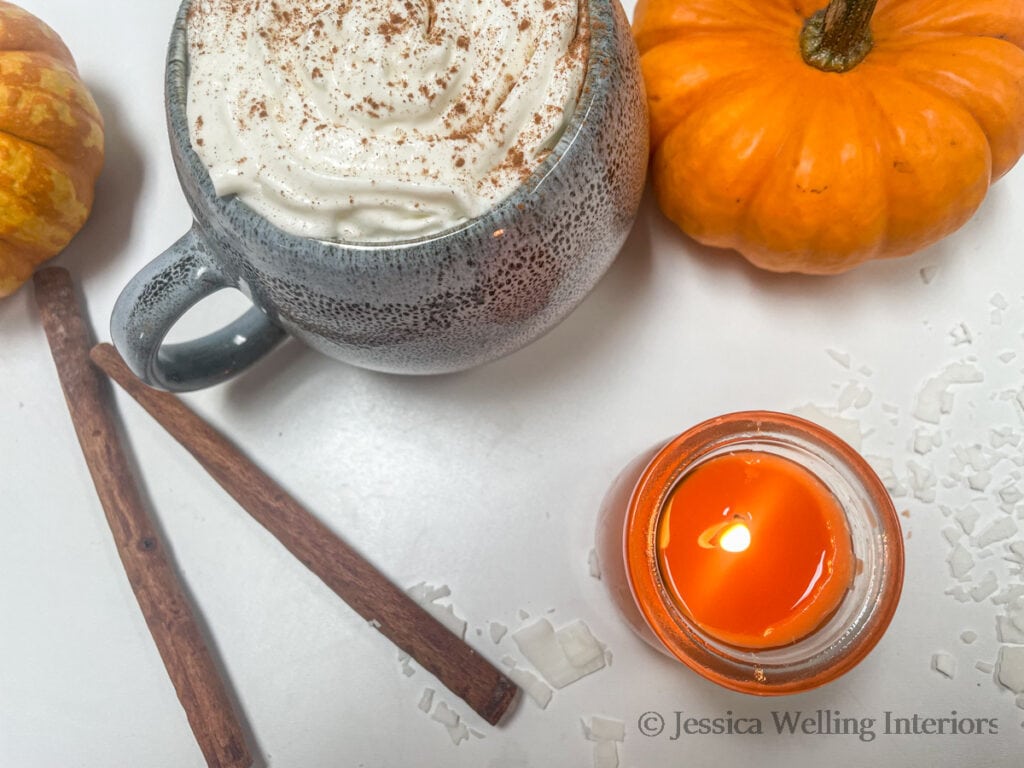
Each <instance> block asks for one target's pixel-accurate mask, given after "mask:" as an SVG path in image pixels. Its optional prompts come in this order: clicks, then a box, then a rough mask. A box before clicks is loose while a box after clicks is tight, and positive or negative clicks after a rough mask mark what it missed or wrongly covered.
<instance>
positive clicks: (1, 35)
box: [0, 0, 103, 297]
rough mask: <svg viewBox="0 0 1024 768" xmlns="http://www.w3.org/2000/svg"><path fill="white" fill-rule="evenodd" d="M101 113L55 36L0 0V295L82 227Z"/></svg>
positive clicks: (96, 168)
mask: <svg viewBox="0 0 1024 768" xmlns="http://www.w3.org/2000/svg"><path fill="white" fill-rule="evenodd" d="M102 166H103V119H102V117H101V116H100V112H99V110H98V109H97V108H96V104H95V102H94V101H93V99H92V96H91V95H90V94H89V91H88V90H87V89H86V87H85V85H84V84H83V83H82V81H81V80H80V79H79V76H78V70H77V68H76V67H75V62H74V59H72V57H71V53H70V52H69V51H68V49H67V47H66V46H65V45H64V43H63V42H62V41H61V39H60V37H58V36H57V34H56V33H55V32H54V31H53V30H52V29H50V28H49V27H48V26H46V24H44V23H43V22H42V21H40V20H39V19H37V18H36V17H35V16H33V15H31V14H30V13H28V12H27V11H24V10H22V9H21V8H18V7H17V6H15V5H12V4H10V3H6V2H2V0H0V297H2V296H7V295H8V294H10V293H13V292H14V291H15V290H16V289H17V288H18V286H20V285H21V284H22V283H23V282H25V280H27V279H28V278H29V277H30V276H31V274H32V271H33V269H34V268H35V267H36V265H38V264H40V263H41V262H43V261H46V260H47V259H49V258H51V257H52V256H55V255H56V254H57V253H59V252H60V251H61V250H62V249H63V248H64V247H65V246H66V245H67V244H68V242H69V241H70V240H71V238H72V237H73V236H74V235H75V233H76V232H78V230H79V229H81V227H82V225H83V224H84V223H85V220H86V218H88V216H89V211H90V210H91V208H92V201H93V188H94V186H95V183H96V178H97V176H99V173H100V169H101V167H102Z"/></svg>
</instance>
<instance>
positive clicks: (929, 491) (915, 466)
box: [907, 461, 938, 502]
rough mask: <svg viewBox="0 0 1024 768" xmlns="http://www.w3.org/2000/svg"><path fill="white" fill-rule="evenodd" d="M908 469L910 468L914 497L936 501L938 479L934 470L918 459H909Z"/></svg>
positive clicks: (911, 487) (911, 488)
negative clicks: (917, 460) (920, 462)
mask: <svg viewBox="0 0 1024 768" xmlns="http://www.w3.org/2000/svg"><path fill="white" fill-rule="evenodd" d="M907 469H908V470H910V490H911V492H912V493H913V494H914V498H916V499H918V500H920V501H927V502H931V501H935V486H936V483H937V482H938V481H937V480H936V477H935V474H934V473H933V472H932V470H931V469H930V468H929V467H926V466H924V465H923V464H919V463H918V462H916V461H908V462H907Z"/></svg>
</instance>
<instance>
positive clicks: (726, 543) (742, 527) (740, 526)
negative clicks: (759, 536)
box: [697, 515, 750, 552]
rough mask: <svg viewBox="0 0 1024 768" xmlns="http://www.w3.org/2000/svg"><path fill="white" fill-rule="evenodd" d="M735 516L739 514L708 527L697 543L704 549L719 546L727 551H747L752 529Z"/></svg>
mask: <svg viewBox="0 0 1024 768" xmlns="http://www.w3.org/2000/svg"><path fill="white" fill-rule="evenodd" d="M735 517H738V515H736V516H734V518H733V519H732V520H727V521H725V522H723V523H719V524H718V525H712V526H710V527H709V528H707V529H706V530H705V531H704V533H702V534H701V535H700V538H698V539H697V544H698V545H700V546H701V547H703V548H704V549H714V548H715V547H717V548H718V549H721V550H723V551H725V552H745V551H746V550H747V549H748V548H749V547H750V529H749V528H748V527H747V525H746V523H744V522H739V521H736V519H735Z"/></svg>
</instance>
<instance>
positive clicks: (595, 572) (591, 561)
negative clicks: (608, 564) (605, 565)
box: [587, 549, 601, 579]
mask: <svg viewBox="0 0 1024 768" xmlns="http://www.w3.org/2000/svg"><path fill="white" fill-rule="evenodd" d="M587 567H588V568H589V570H590V575H591V576H592V577H593V578H595V579H600V578H601V562H600V560H598V558H597V551H596V550H593V549H592V550H590V554H588V555H587Z"/></svg>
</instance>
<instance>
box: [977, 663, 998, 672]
mask: <svg viewBox="0 0 1024 768" xmlns="http://www.w3.org/2000/svg"><path fill="white" fill-rule="evenodd" d="M974 668H975V669H976V670H978V671H979V672H983V673H985V674H986V675H990V674H992V673H993V672H995V669H996V665H995V664H993V663H991V662H988V661H977V662H975V663H974Z"/></svg>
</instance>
